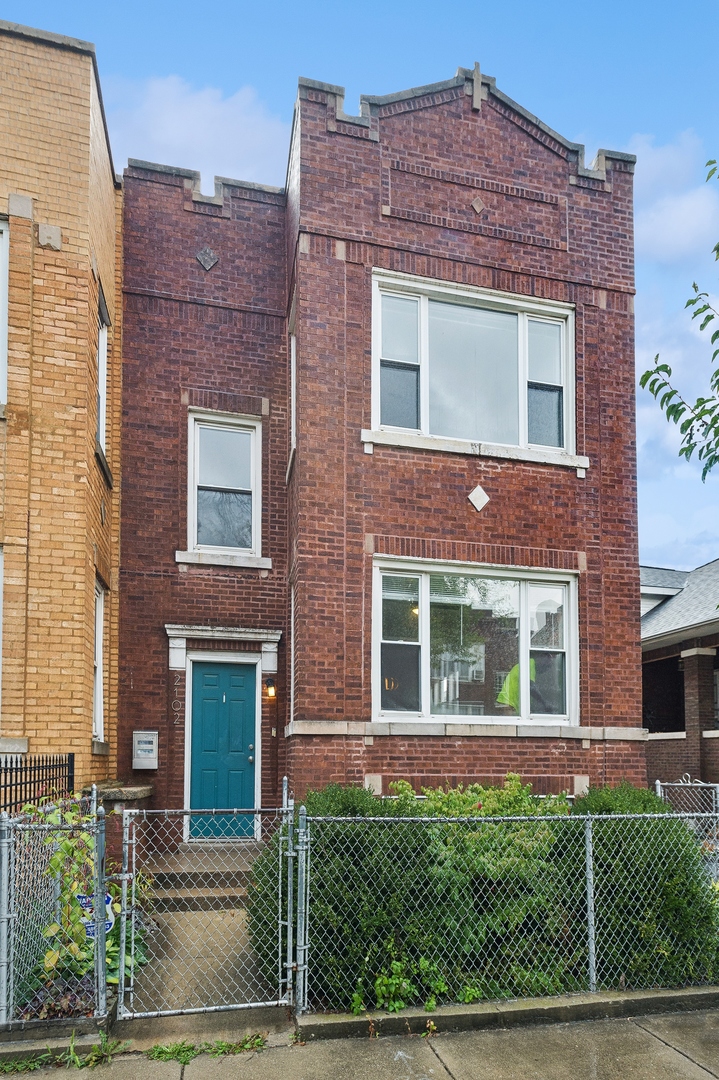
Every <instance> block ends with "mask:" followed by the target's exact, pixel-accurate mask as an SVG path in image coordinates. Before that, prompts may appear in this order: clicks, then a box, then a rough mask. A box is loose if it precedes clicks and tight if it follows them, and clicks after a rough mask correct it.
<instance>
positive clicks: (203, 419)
mask: <svg viewBox="0 0 719 1080" xmlns="http://www.w3.org/2000/svg"><path fill="white" fill-rule="evenodd" d="M202 427H222V428H228V429H230V430H232V431H249V432H250V433H251V435H252V443H251V451H250V453H251V458H250V476H251V477H252V547H250V548H235V547H220V546H216V545H210V544H198V543H197V478H198V476H199V464H200V440H199V437H198V432H199V429H200V428H202ZM187 549H188V552H189V553H190V554H192V553H197V554H198V555H202V554H203V553H206V554H207V555H208V556H210V557H212V556H219V557H220V558H223V557H228V558H230V559H235V558H237V559H240V560H242V559H248V558H249V559H259V558H260V557H261V556H262V422H261V421H260V420H257V419H256V418H254V417H247V416H236V415H235V414H233V413H219V412H207V411H204V410H202V411H200V410H194V409H191V410H190V412H189V418H188V437H187ZM182 554H183V553H181V552H177V553H176V557H177V556H178V555H182ZM178 561H180V560H178ZM183 561H184V560H183ZM230 565H232V563H230ZM270 565H271V564H270Z"/></svg>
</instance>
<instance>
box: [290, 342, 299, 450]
mask: <svg viewBox="0 0 719 1080" xmlns="http://www.w3.org/2000/svg"><path fill="white" fill-rule="evenodd" d="M296 446H297V337H296V335H295V334H290V450H294V449H295V447H296Z"/></svg>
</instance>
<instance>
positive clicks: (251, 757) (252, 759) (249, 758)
mask: <svg viewBox="0 0 719 1080" xmlns="http://www.w3.org/2000/svg"><path fill="white" fill-rule="evenodd" d="M247 760H248V761H249V763H250V765H251V764H252V762H253V761H254V760H255V759H254V758H253V756H252V754H250V756H249V757H248V759H247Z"/></svg>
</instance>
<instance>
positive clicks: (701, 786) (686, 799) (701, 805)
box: [654, 773, 719, 814]
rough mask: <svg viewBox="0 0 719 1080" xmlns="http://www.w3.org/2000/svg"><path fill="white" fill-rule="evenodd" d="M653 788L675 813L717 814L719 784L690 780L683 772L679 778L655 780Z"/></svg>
mask: <svg viewBox="0 0 719 1080" xmlns="http://www.w3.org/2000/svg"><path fill="white" fill-rule="evenodd" d="M654 790H655V791H656V793H657V795H658V796H659V798H660V799H663V800H664V802H665V803H668V804H669V806H671V808H672V810H674V812H675V813H677V814H691V813H699V814H719V784H708V783H706V782H705V781H703V780H692V778H691V776H690V774H689V773H684V775H683V776H682V778H681V779H680V780H671V781H662V780H656V781H655V783H654Z"/></svg>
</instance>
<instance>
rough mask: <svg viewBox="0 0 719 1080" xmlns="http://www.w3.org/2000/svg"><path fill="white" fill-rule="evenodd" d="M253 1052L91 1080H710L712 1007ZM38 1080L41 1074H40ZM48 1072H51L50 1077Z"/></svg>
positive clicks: (716, 1049) (124, 1061) (718, 1026)
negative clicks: (609, 1018)
mask: <svg viewBox="0 0 719 1080" xmlns="http://www.w3.org/2000/svg"><path fill="white" fill-rule="evenodd" d="M291 1034H292V1032H291V1029H288V1030H287V1032H282V1033H277V1034H274V1035H272V1036H271V1037H270V1045H269V1046H268V1048H267V1049H266V1050H263V1051H262V1052H261V1053H247V1054H241V1055H238V1056H236V1057H222V1058H215V1059H213V1058H209V1057H207V1056H205V1055H203V1056H201V1057H198V1058H195V1060H194V1061H192V1062H190V1064H189V1065H185V1066H184V1067H183V1066H181V1065H179V1064H178V1063H176V1062H156V1061H148V1059H147V1058H146V1057H145V1056H144V1055H141V1054H137V1053H135V1054H124V1055H122V1056H121V1057H118V1058H116V1059H115V1060H114V1061H113V1062H112V1064H111V1065H109V1066H102V1067H100V1068H97V1069H95V1070H93V1072H92V1073H91V1074H90V1073H88V1074H87V1075H88V1076H90V1075H92V1076H93V1077H95V1078H97V1080H104V1078H105V1077H107V1078H108V1080H137V1078H138V1077H139V1078H142V1080H234V1078H235V1077H237V1078H238V1080H240V1078H241V1080H365V1078H366V1080H709V1078H712V1077H718V1078H719V1009H711V1010H705V1011H702V1012H677V1013H670V1014H664V1015H662V1016H645V1017H637V1018H635V1019H631V1020H629V1019H622V1020H591V1021H578V1022H575V1023H570V1024H551V1025H541V1026H532V1027H523V1028H512V1029H510V1030H495V1031H466V1032H458V1033H456V1034H446V1035H442V1034H438V1035H435V1036H433V1037H431V1038H426V1039H423V1038H421V1037H420V1036H417V1035H410V1036H401V1035H394V1036H381V1037H379V1038H375V1039H368V1038H365V1039H341V1040H340V1039H337V1040H327V1041H319V1042H313V1043H308V1044H306V1045H304V1046H303V1045H291V1044H290V1037H291ZM35 1075H37V1076H38V1077H41V1076H45V1075H49V1074H48V1073H46V1072H45V1071H44V1070H43V1071H42V1072H39V1073H36V1074H35ZM54 1075H56V1076H57V1075H58V1074H57V1073H56V1072H55V1073H54Z"/></svg>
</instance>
